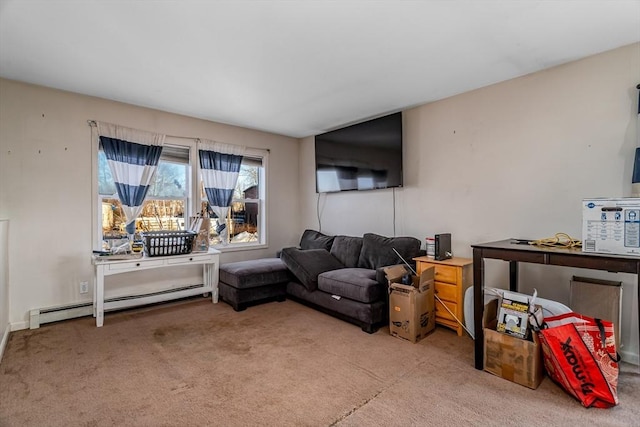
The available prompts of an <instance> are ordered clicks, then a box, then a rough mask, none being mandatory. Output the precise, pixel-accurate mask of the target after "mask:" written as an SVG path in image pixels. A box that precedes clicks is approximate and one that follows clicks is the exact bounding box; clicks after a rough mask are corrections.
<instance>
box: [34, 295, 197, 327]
mask: <svg viewBox="0 0 640 427" xmlns="http://www.w3.org/2000/svg"><path fill="white" fill-rule="evenodd" d="M201 287H202V285H189V286H182V287H179V288H172V289H167V290H164V291H158V292H151V293H146V294H138V295H127V296H121V297H114V298H106V299H105V300H104V301H105V303H107V302H117V301H128V300H132V299H139V298H145V297H154V296H162V295H167V294H172V293H174V292H179V291H186V290H190V289H197V288H201ZM161 302H162V301H161ZM150 304H157V302H156V303H150ZM114 310H118V309H114ZM85 316H93V303H90V302H85V303H79V304H69V305H60V306H57V307H46V308H34V309H33V310H31V311H30V312H29V329H37V328H39V327H40V325H42V324H45V323H51V322H59V321H61V320H69V319H75V318H78V317H85Z"/></svg>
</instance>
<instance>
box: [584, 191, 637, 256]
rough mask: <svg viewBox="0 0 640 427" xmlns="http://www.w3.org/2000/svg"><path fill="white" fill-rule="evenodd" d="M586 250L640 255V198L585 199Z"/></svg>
mask: <svg viewBox="0 0 640 427" xmlns="http://www.w3.org/2000/svg"><path fill="white" fill-rule="evenodd" d="M582 251H583V252H599V253H606V254H617V255H638V256H640V198H631V197H629V198H623V199H606V198H602V199H584V200H583V201H582Z"/></svg>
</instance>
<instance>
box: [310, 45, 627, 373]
mask: <svg viewBox="0 0 640 427" xmlns="http://www.w3.org/2000/svg"><path fill="white" fill-rule="evenodd" d="M638 83H640V44H634V45H631V46H627V47H623V48H620V49H616V50H613V51H610V52H606V53H603V54H600V55H596V56H593V57H589V58H586V59H584V60H581V61H577V62H573V63H569V64H566V65H563V66H560V67H556V68H553V69H549V70H546V71H542V72H538V73H535V74H531V75H528V76H524V77H521V78H517V79H514V80H511V81H507V82H504V83H500V84H496V85H493V86H489V87H486V88H483V89H480V90H476V91H472V92H468V93H464V94H461V95H458V96H455V97H452V98H448V99H445V100H442V101H438V102H434V103H431V104H427V105H423V106H420V107H416V108H413V109H410V110H407V111H405V114H404V132H405V139H404V141H405V145H404V150H405V151H404V180H405V187H404V188H402V189H397V190H395V191H393V190H384V191H370V192H361V193H354V192H348V193H340V194H323V195H321V196H320V197H319V198H318V196H317V195H316V194H315V187H314V185H315V184H314V183H315V181H314V176H313V170H314V166H313V161H314V160H313V159H314V158H313V156H314V152H313V150H314V149H313V137H308V138H305V139H304V140H303V141H302V147H301V150H300V156H301V158H300V165H301V171H302V173H301V185H302V193H303V195H304V201H303V209H302V213H303V220H302V224H303V227H305V228H316V229H317V228H318V220H317V207H319V210H320V212H321V215H320V218H321V224H322V229H323V231H325V232H327V233H329V234H351V235H359V234H361V233H363V232H375V233H379V234H384V235H391V234H393V233H394V227H395V234H397V235H410V236H414V237H418V238H420V239H424V238H425V237H426V236H431V235H433V234H436V233H444V232H451V233H452V247H453V252H454V254H455V255H456V256H462V257H471V255H472V249H471V247H470V245H471V244H473V243H481V242H489V241H493V240H501V239H505V238H510V237H520V238H528V239H537V238H543V237H549V236H553V235H554V234H555V233H557V232H565V233H568V234H570V235H571V236H573V237H576V238H581V233H582V229H581V224H582V223H581V221H582V211H581V201H582V199H583V198H590V197H598V196H605V197H623V196H629V195H630V193H631V173H632V169H633V153H634V150H635V147H636V122H637V111H638V110H637V108H638V91H637V90H636V85H637V84H638ZM394 197H395V213H394ZM394 214H395V223H394ZM394 224H395V225H394ZM504 264H506V263H504V262H501V261H495V262H493V261H489V262H487V269H488V273H487V279H488V285H494V286H500V287H506V286H507V280H508V279H507V273H506V271H507V270H506V265H504ZM520 271H521V273H520V278H521V283H522V284H523V289H525V290H530V289H531V288H533V287H535V288H537V289H538V291H539V292H540V293H541V296H542V297H548V298H551V299H556V300H558V301H560V302H563V303H565V304H566V303H568V295H569V280H570V278H571V275H572V274H580V275H582V276H587V277H601V278H608V279H611V280H622V281H624V301H623V325H622V342H623V344H624V348H623V349H622V352H623V354H624V355H625V356H626V359H627V360H631V361H635V363H638V325H637V322H638V317H637V310H638V307H637V292H638V289H637V284H636V281H635V278H634V277H633V276H632V275H625V274H618V275H615V274H607V273H597V272H596V273H594V272H592V271H588V270H583V271H580V270H571V269H563V268H559V267H545V266H533V265H522V266H521V270H520Z"/></svg>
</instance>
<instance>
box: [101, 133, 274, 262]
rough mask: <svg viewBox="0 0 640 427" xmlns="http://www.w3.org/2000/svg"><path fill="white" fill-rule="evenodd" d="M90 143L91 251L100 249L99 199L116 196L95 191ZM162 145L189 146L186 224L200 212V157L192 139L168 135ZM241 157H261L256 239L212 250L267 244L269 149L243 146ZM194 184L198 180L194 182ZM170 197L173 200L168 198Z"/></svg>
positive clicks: (260, 247)
mask: <svg viewBox="0 0 640 427" xmlns="http://www.w3.org/2000/svg"><path fill="white" fill-rule="evenodd" d="M92 139H93V141H92V146H91V158H92V163H91V166H92V167H91V170H92V174H91V176H92V178H91V194H92V197H91V206H92V209H91V217H92V222H93V227H92V236H91V237H92V242H93V243H92V247H93V250H102V237H103V236H102V200H103V198H118V196H117V194H115V195H111V196H107V195H101V194H99V193H98V151H99V138H98V137H94V138H92ZM165 145H174V146H184V147H188V148H189V165H188V168H189V171H188V175H189V176H188V179H187V184H186V185H187V190H186V194H187V197H186V199H187V201H186V203H185V213H184V215H185V218H184V219H185V224H187V225H188V220H189V217H191V216H193V215H194V214H195V213H197V212H200V207H201V206H202V201H203V198H202V195H201V191H200V189H201V181H202V180H201V174H200V159H199V158H198V146H197V144H196V140H195V139H193V138H179V137H171V136H167V137H166V140H165ZM245 156H247V157H254V158H261V159H262V168H261V169H260V176H259V185H258V189H259V194H258V241H257V242H247V243H230V244H228V245H222V244H219V245H215V246H213V245H212V247H214V248H215V249H218V250H220V251H222V252H234V251H244V250H251V249H263V248H266V247H267V246H268V243H267V242H268V240H267V239H268V234H267V211H268V209H267V208H268V202H267V200H268V197H267V188H268V169H269V150H263V149H257V148H247V150H246V152H245ZM195 183H198V184H197V185H195ZM171 199H172V200H175V199H173V198H171ZM156 200H161V198H156ZM234 200H235V201H243V200H245V199H234ZM248 200H249V201H252V202H253V201H254V200H255V199H248Z"/></svg>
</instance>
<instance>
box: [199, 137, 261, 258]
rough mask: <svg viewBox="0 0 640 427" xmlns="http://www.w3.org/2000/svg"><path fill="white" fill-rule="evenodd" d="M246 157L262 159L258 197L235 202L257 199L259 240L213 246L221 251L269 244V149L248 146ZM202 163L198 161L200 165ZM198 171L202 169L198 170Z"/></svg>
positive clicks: (253, 247)
mask: <svg viewBox="0 0 640 427" xmlns="http://www.w3.org/2000/svg"><path fill="white" fill-rule="evenodd" d="M244 157H250V158H260V159H262V167H261V168H260V176H259V177H258V199H236V198H234V199H233V200H232V203H233V202H243V201H245V200H248V201H250V202H255V201H257V203H258V241H257V242H245V243H229V244H227V245H223V244H217V245H212V247H213V248H215V249H217V250H219V251H221V252H234V251H243V250H251V249H264V248H266V247H267V246H268V243H267V218H266V217H267V200H268V198H267V175H268V167H269V166H268V164H269V151H268V150H261V149H257V148H247V149H246V151H245V153H244ZM199 165H200V163H198V167H199ZM198 173H200V171H199V170H198Z"/></svg>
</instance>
